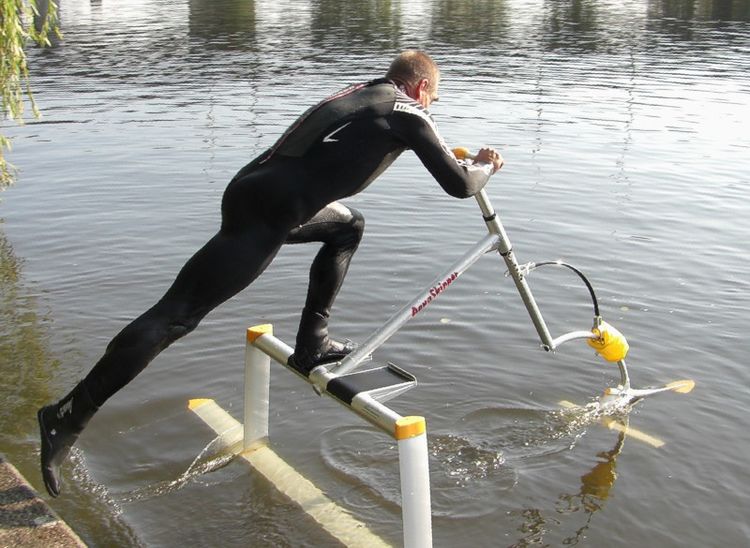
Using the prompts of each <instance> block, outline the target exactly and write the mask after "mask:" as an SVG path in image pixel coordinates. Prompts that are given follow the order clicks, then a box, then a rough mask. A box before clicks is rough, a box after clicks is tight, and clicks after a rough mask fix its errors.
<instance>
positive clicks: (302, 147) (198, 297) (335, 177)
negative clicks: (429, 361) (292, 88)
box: [83, 80, 491, 406]
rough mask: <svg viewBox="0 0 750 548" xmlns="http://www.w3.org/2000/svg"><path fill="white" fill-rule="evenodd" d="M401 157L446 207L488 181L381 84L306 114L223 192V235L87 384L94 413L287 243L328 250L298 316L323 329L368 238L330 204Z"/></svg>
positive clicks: (354, 218)
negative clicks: (420, 171) (317, 321)
mask: <svg viewBox="0 0 750 548" xmlns="http://www.w3.org/2000/svg"><path fill="white" fill-rule="evenodd" d="M406 149H412V150H413V151H414V152H415V153H416V154H417V156H418V157H419V159H420V160H421V161H422V163H423V164H424V165H425V167H426V168H427V169H428V170H429V172H430V173H431V174H432V176H433V177H434V178H435V179H436V180H437V181H438V183H439V184H440V186H442V187H443V189H444V190H445V191H446V192H447V193H448V194H450V195H451V196H455V197H458V198H465V197H468V196H472V195H474V194H475V193H477V192H478V191H479V190H480V189H481V188H482V187H483V186H484V185H485V184H486V182H487V180H488V178H489V176H490V175H491V166H489V165H471V164H470V163H465V162H463V161H459V160H457V159H456V158H455V157H454V156H453V154H452V153H451V151H450V150H449V149H448V148H447V147H446V145H445V144H444V142H443V141H442V139H441V138H440V136H439V134H438V132H437V130H436V128H435V124H434V122H433V120H432V118H431V117H430V115H429V114H428V113H427V111H425V110H424V109H423V108H422V107H421V106H420V105H419V104H418V103H416V102H415V101H413V100H412V99H410V98H409V97H408V96H407V95H406V94H404V93H403V92H402V91H401V90H399V88H398V87H397V86H396V85H395V84H394V83H393V82H390V81H388V80H375V81H372V82H368V83H363V84H358V85H355V86H351V87H349V88H347V89H345V90H343V91H341V92H339V93H337V94H335V95H333V96H331V97H329V98H327V99H325V100H324V101H322V102H321V103H319V104H318V105H316V106H314V107H312V108H311V109H309V110H308V111H307V112H306V113H304V114H303V115H302V116H301V117H300V118H299V119H298V120H297V121H296V122H295V123H294V124H293V125H292V126H291V127H290V128H289V129H288V130H287V131H286V133H284V135H283V136H282V137H281V138H280V139H279V140H278V142H277V143H276V144H275V145H274V146H273V147H271V148H270V149H269V150H268V151H266V152H264V153H263V154H262V155H261V156H259V157H258V158H256V159H255V160H253V161H252V162H251V163H249V164H248V165H247V166H245V167H244V168H242V169H241V170H240V171H239V173H237V175H236V176H235V177H234V178H233V179H232V181H231V182H230V183H229V185H228V187H227V189H226V191H225V193H224V198H223V201H222V206H221V209H222V223H221V229H220V230H219V232H218V233H217V234H216V235H215V236H214V237H213V238H212V239H211V240H210V241H209V242H208V243H206V245H205V246H203V248H201V249H200V250H199V251H198V252H197V253H196V254H195V255H194V256H193V257H192V258H191V259H190V260H189V261H188V262H187V263H186V264H185V266H184V267H183V268H182V270H181V271H180V273H179V274H178V276H177V278H176V280H175V282H174V284H173V285H172V286H171V287H170V288H169V290H168V291H167V293H166V294H165V295H164V297H162V299H161V300H160V301H159V302H158V303H156V305H154V306H153V307H152V308H151V309H150V310H148V311H147V312H145V313H144V314H143V315H142V316H140V317H139V318H137V319H136V320H135V321H133V322H132V323H131V324H130V325H128V326H127V327H125V329H123V330H122V331H121V332H120V333H119V334H118V335H117V336H116V337H115V338H114V339H113V340H112V342H111V343H110V344H109V345H108V347H107V350H106V352H105V354H104V356H103V357H102V358H101V360H100V361H99V362H98V363H97V364H96V366H95V367H94V368H93V369H92V370H91V372H90V373H89V375H88V376H87V377H86V378H85V379H84V381H83V385H84V386H85V388H86V389H87V391H88V393H89V394H90V395H91V399H92V400H93V402H94V403H95V404H96V405H97V406H99V405H101V404H103V403H104V401H105V400H106V399H107V398H109V397H110V396H112V395H113V394H114V393H115V392H116V391H117V390H119V389H120V388H122V387H123V386H125V384H127V383H128V382H129V381H130V380H132V379H133V378H134V377H135V376H136V375H137V374H138V373H140V372H141V371H142V370H143V369H144V368H145V367H146V365H148V363H149V362H150V361H151V360H152V359H153V358H154V357H156V355H157V354H159V352H161V351H162V350H164V349H165V348H166V347H167V346H169V345H170V344H171V343H172V342H174V341H175V340H177V339H178V338H180V337H182V336H184V335H186V334H187V333H189V332H190V331H192V330H193V329H195V327H196V326H197V325H198V323H199V322H200V321H201V319H202V318H203V317H204V316H205V315H206V314H208V312H210V311H211V310H212V309H214V308H215V307H217V306H218V305H219V304H221V303H222V302H224V301H225V300H227V299H229V298H230V297H232V296H233V295H235V294H236V293H238V292H239V291H241V290H242V289H244V288H245V287H247V285H248V284H250V283H251V282H252V281H253V280H254V279H255V278H256V277H257V276H258V275H260V273H261V272H263V270H264V269H265V268H266V267H267V266H268V264H269V263H270V262H271V260H272V259H273V258H274V256H275V255H276V253H277V252H278V250H279V248H280V247H281V246H282V245H283V244H284V243H302V242H312V241H319V242H323V247H322V248H321V250H320V252H319V253H318V255H317V256H316V258H315V260H314V262H313V265H312V268H311V271H310V286H309V289H308V297H307V302H306V305H305V309H306V310H312V311H315V312H316V313H318V314H320V315H322V316H325V317H326V318H327V315H328V313H329V312H330V308H331V305H332V304H333V300H334V298H335V297H336V294H337V293H338V290H339V288H340V286H341V283H342V282H343V279H344V276H345V274H346V271H347V268H348V266H349V262H350V260H351V257H352V255H353V254H354V251H355V250H356V248H357V245H358V244H359V241H360V239H361V236H362V231H363V229H364V219H363V218H362V216H361V214H359V213H358V212H357V211H355V210H353V209H349V208H346V207H345V206H342V205H341V204H338V203H335V202H336V200H339V199H341V198H345V197H347V196H351V195H353V194H356V193H357V192H360V191H362V190H363V189H364V188H365V187H367V186H368V185H369V184H370V183H371V182H372V181H373V179H375V178H376V177H377V176H378V175H379V174H380V173H381V172H382V171H383V170H384V169H386V168H387V167H388V166H389V165H390V164H391V163H392V162H393V161H394V160H395V159H396V158H397V157H398V155H399V154H401V153H402V152H403V151H404V150H406ZM303 323H304V322H303ZM300 331H304V329H303V325H302V324H301V326H300ZM326 332H327V331H326ZM299 341H300V339H299V337H298V346H299V344H300V343H299Z"/></svg>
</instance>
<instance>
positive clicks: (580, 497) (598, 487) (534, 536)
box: [510, 417, 629, 548]
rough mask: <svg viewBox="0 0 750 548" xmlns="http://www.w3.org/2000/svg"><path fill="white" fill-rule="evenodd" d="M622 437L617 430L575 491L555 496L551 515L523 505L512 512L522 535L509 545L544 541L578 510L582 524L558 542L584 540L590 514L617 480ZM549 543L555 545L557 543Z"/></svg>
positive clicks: (517, 547) (521, 547)
mask: <svg viewBox="0 0 750 548" xmlns="http://www.w3.org/2000/svg"><path fill="white" fill-rule="evenodd" d="M624 420H625V424H626V427H627V423H628V421H629V419H628V418H627V417H625V419H624ZM625 437H626V435H625V433H624V432H620V434H619V435H618V437H617V441H616V443H615V446H614V447H613V448H612V449H610V450H609V451H602V452H601V453H598V454H597V456H596V457H597V462H596V464H595V465H594V467H593V468H591V470H589V471H587V472H586V473H585V474H583V475H582V476H581V486H580V490H579V491H578V492H577V493H575V494H568V493H561V494H560V495H559V496H558V499H557V502H556V505H555V512H556V513H555V514H551V516H547V515H546V512H545V511H544V510H543V509H540V508H524V509H523V510H519V511H518V512H515V514H516V515H518V517H519V519H520V521H521V522H522V523H521V525H519V526H518V531H519V532H520V533H522V534H523V536H522V537H521V538H520V539H519V540H518V541H517V542H515V543H513V544H511V545H510V547H512V548H524V547H528V546H539V545H542V544H547V543H549V542H550V541H551V539H549V538H546V537H548V536H552V535H551V533H552V532H553V531H554V532H557V531H556V530H557V529H559V528H563V527H564V528H567V526H568V523H567V522H568V521H574V519H573V518H574V517H575V515H577V514H579V513H581V512H582V513H583V516H584V517H583V524H581V525H580V526H578V528H577V529H576V530H575V532H574V533H573V534H572V535H569V536H567V537H564V538H562V539H561V540H560V541H559V545H561V546H576V545H578V544H579V543H580V542H582V541H584V540H585V539H586V533H587V531H588V530H589V528H590V527H591V522H592V519H593V517H594V514H596V512H598V511H600V510H602V509H603V508H604V502H605V501H606V500H607V499H608V498H609V495H610V492H611V490H612V488H613V487H614V484H615V481H616V480H617V473H616V467H617V457H618V455H619V454H620V453H621V452H622V449H623V446H624V445H625ZM563 520H564V521H563ZM552 544H553V545H557V544H558V542H552Z"/></svg>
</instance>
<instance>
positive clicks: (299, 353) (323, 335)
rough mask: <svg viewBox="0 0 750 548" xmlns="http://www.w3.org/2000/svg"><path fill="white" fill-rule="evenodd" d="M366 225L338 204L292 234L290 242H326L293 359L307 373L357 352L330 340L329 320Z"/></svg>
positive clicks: (313, 276)
mask: <svg viewBox="0 0 750 548" xmlns="http://www.w3.org/2000/svg"><path fill="white" fill-rule="evenodd" d="M364 226H365V220H364V217H363V216H362V214H361V213H359V211H357V210H356V209H350V208H348V207H346V206H344V205H342V204H340V203H338V202H334V203H332V204H329V205H328V206H326V207H325V208H323V209H322V210H320V211H319V212H318V213H317V214H316V215H315V216H314V217H313V218H312V219H310V220H309V221H308V222H307V223H305V224H304V225H302V226H300V227H297V228H295V229H294V230H292V232H290V233H289V237H288V238H287V242H286V243H306V242H323V247H321V249H320V251H319V252H318V254H317V256H316V257H315V260H314V261H313V263H312V266H311V267H310V284H309V287H308V290H307V300H306V302H305V308H304V309H303V310H302V317H301V319H300V325H299V329H298V331H297V341H296V346H295V350H294V356H293V365H295V366H296V367H297V368H299V369H300V370H302V371H303V372H305V373H307V372H309V371H310V370H311V369H312V368H313V367H315V366H316V365H319V364H321V363H326V362H331V361H337V360H340V359H341V358H343V357H344V356H345V355H346V354H348V353H349V352H351V351H352V350H353V349H354V347H353V345H352V344H351V343H348V344H347V343H341V342H338V341H335V340H332V339H331V338H329V337H328V318H329V316H330V313H331V307H332V306H333V301H334V300H335V298H336V295H337V294H338V292H339V289H340V288H341V284H342V283H343V281H344V277H345V276H346V273H347V271H348V270H349V263H350V262H351V260H352V257H353V255H354V252H355V251H356V250H357V247H358V246H359V242H360V240H361V239H362V233H363V232H364Z"/></svg>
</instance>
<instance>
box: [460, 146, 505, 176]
mask: <svg viewBox="0 0 750 548" xmlns="http://www.w3.org/2000/svg"><path fill="white" fill-rule="evenodd" d="M453 155H454V156H455V157H456V158H458V159H459V160H466V159H469V160H474V161H475V162H476V163H478V164H492V173H493V174H495V173H497V172H498V171H499V170H500V168H501V167H503V164H504V163H505V160H503V157H502V156H501V155H500V153H499V152H498V151H496V150H495V149H494V148H480V149H479V152H477V153H476V154H472V153H471V152H469V149H468V148H464V147H457V148H454V149H453Z"/></svg>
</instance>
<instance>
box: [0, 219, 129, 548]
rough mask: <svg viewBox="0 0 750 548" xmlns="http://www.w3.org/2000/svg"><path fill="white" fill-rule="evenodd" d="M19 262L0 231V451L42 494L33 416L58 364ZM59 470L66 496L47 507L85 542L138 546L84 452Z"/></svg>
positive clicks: (51, 389) (47, 325)
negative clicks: (90, 469) (88, 465)
mask: <svg viewBox="0 0 750 548" xmlns="http://www.w3.org/2000/svg"><path fill="white" fill-rule="evenodd" d="M22 270H23V261H22V260H20V259H19V258H18V257H16V255H15V254H14V252H13V248H12V246H11V245H10V243H9V242H8V240H7V239H6V237H5V234H4V233H3V232H2V231H0V318H1V319H0V376H2V379H3V382H2V384H0V402H2V405H0V447H1V448H2V449H1V450H2V452H3V453H4V454H5V456H6V457H7V458H8V460H10V462H12V463H13V465H14V466H15V467H16V468H17V469H18V470H19V471H20V472H21V473H22V474H23V475H24V477H26V478H27V479H28V480H29V481H30V482H31V483H32V485H34V486H35V487H37V488H39V489H41V490H42V491H43V489H44V488H43V486H42V485H41V478H40V475H39V438H38V429H37V428H38V427H37V422H36V411H37V409H38V408H39V407H41V406H42V405H44V404H46V403H48V402H49V401H50V400H51V399H52V395H51V394H53V393H54V394H58V393H59V389H58V388H57V386H56V376H57V369H58V368H59V365H60V364H59V361H58V359H57V358H55V356H54V352H53V351H51V350H50V344H51V343H50V329H51V320H50V318H49V317H48V316H47V315H46V314H42V313H40V309H41V308H42V306H43V305H42V304H41V303H40V302H39V299H38V298H37V296H36V291H35V289H34V288H33V287H30V286H29V285H27V284H26V283H25V282H24V279H23V273H22ZM71 464H72V465H67V466H66V467H65V470H64V482H65V484H66V489H67V490H68V493H69V496H66V497H64V498H61V499H58V500H55V501H53V502H51V505H52V507H53V508H54V510H55V511H56V512H57V513H58V514H60V515H61V516H62V517H63V519H65V520H66V521H68V522H69V523H71V524H73V526H74V527H75V529H76V532H77V533H78V534H79V535H80V536H81V537H82V538H83V539H84V541H87V542H89V541H90V540H91V539H109V541H111V542H112V544H113V545H120V546H122V545H126V546H138V545H139V542H138V540H137V538H136V536H135V534H134V533H133V531H131V530H130V528H129V527H128V526H127V525H125V524H124V522H123V521H122V520H120V519H119V513H120V512H119V509H118V508H117V507H116V506H115V505H113V504H112V502H111V500H109V499H108V497H107V495H106V492H105V491H104V490H103V489H102V488H101V487H100V486H97V485H96V483H95V482H93V481H92V480H91V479H90V477H89V476H88V472H87V468H86V465H85V461H84V458H83V453H82V452H81V451H79V450H78V449H74V451H72V453H71Z"/></svg>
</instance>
